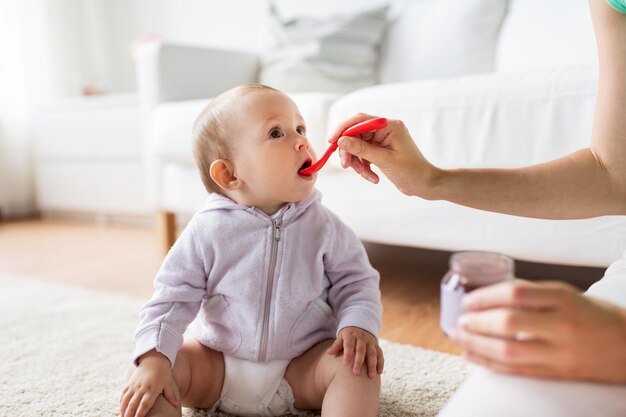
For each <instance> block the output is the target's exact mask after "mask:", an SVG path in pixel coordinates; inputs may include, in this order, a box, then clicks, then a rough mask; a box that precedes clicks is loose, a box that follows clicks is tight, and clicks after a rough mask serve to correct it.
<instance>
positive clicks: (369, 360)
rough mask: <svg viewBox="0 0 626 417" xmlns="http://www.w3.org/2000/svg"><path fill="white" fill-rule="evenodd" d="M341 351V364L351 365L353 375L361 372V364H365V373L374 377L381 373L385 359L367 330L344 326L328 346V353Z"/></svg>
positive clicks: (336, 353)
mask: <svg viewBox="0 0 626 417" xmlns="http://www.w3.org/2000/svg"><path fill="white" fill-rule="evenodd" d="M342 351H343V364H344V365H345V366H350V365H352V373H353V374H354V375H360V374H361V368H362V367H363V364H364V363H365V365H366V366H367V375H368V376H369V377H370V378H374V376H375V375H376V373H379V374H382V373H383V367H384V364H385V359H384V357H383V350H382V349H381V348H380V346H379V345H378V340H376V337H374V335H373V334H371V333H370V332H368V331H365V330H363V329H361V328H359V327H352V326H348V327H344V328H343V329H341V330H340V331H339V334H338V335H337V339H335V342H334V343H333V344H332V345H331V346H330V347H329V348H328V351H327V353H328V354H329V355H339V354H340V353H341V352H342Z"/></svg>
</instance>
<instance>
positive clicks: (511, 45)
mask: <svg viewBox="0 0 626 417" xmlns="http://www.w3.org/2000/svg"><path fill="white" fill-rule="evenodd" d="M597 59H598V58H597V48H596V43H595V37H594V33H593V25H592V23H591V14H590V13H589V4H588V0H511V6H510V8H509V12H508V14H507V17H506V19H505V21H504V25H503V26H502V31H501V33H500V38H499V40H498V47H497V58H496V71H521V70H527V69H537V68H549V67H556V66H562V65H574V64H595V63H596V62H597Z"/></svg>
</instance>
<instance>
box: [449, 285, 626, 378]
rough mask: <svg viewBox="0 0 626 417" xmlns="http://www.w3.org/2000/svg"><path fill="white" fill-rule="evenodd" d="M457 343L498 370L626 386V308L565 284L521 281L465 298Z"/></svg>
mask: <svg viewBox="0 0 626 417" xmlns="http://www.w3.org/2000/svg"><path fill="white" fill-rule="evenodd" d="M463 306H464V308H465V309H466V310H467V311H468V313H467V314H465V315H464V316H462V317H461V318H460V319H459V327H458V328H457V329H456V331H455V332H454V333H453V335H452V338H453V340H455V341H456V342H457V343H458V344H459V345H460V346H461V347H463V348H464V349H465V356H466V357H467V358H468V359H469V360H470V361H472V362H475V363H477V364H480V365H484V366H486V367H488V368H491V369H494V370H496V371H501V372H506V373H512V374H520V375H529V376H539V377H552V378H563V379H584V380H593V381H602V382H612V383H624V382H626V309H622V308H620V307H617V306H615V305H613V304H610V303H608V302H605V301H602V300H599V299H595V298H592V297H589V296H585V295H583V294H581V293H580V292H579V291H578V290H576V289H575V288H574V287H572V286H570V285H568V284H564V283H560V282H543V283H531V282H527V281H522V280H515V281H513V282H507V283H501V284H497V285H493V286H490V287H485V288H481V289H478V290H475V291H473V292H471V293H470V294H468V295H466V296H465V297H464V300H463Z"/></svg>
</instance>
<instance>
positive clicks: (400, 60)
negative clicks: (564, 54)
mask: <svg viewBox="0 0 626 417" xmlns="http://www.w3.org/2000/svg"><path fill="white" fill-rule="evenodd" d="M544 1H547V2H550V1H552V0H544ZM508 4H509V0H463V1H453V0H407V1H404V2H403V3H402V4H401V5H397V6H398V7H396V10H395V16H392V19H393V22H391V24H390V27H389V30H388V32H387V39H386V42H385V44H384V47H383V57H382V60H381V67H380V81H381V82H382V83H393V82H402V81H412V80H419V79H425V78H433V77H435V78H441V77H451V76H458V75H466V74H475V73H481V72H491V71H493V69H494V61H495V51H496V46H497V40H498V33H499V31H500V27H501V25H502V22H503V20H504V18H505V15H506V13H507V8H508Z"/></svg>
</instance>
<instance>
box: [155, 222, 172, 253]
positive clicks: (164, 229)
mask: <svg viewBox="0 0 626 417" xmlns="http://www.w3.org/2000/svg"><path fill="white" fill-rule="evenodd" d="M157 232H158V235H159V245H160V246H161V248H160V249H161V253H162V254H163V256H165V255H167V252H168V251H169V250H170V248H171V247H172V245H173V244H174V242H175V241H176V215H175V214H174V213H172V212H169V211H160V212H158V213H157Z"/></svg>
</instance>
